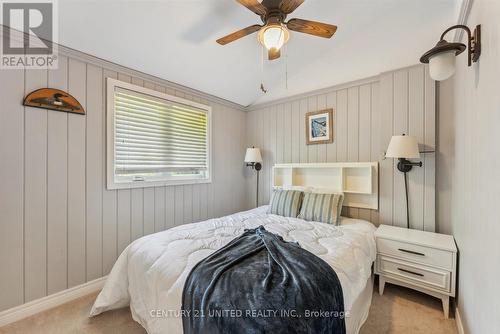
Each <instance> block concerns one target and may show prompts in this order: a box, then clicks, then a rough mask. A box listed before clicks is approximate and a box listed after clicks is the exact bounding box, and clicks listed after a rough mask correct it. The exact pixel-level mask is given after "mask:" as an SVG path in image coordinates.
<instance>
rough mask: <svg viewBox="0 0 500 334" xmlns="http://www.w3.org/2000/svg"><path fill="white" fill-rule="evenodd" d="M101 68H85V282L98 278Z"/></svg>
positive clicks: (100, 231)
mask: <svg viewBox="0 0 500 334" xmlns="http://www.w3.org/2000/svg"><path fill="white" fill-rule="evenodd" d="M102 84H103V82H102V68H100V67H97V66H93V65H88V66H87V109H86V112H87V127H86V130H87V136H86V139H87V159H86V162H87V176H86V182H87V191H86V203H87V207H86V216H85V217H86V221H87V223H86V226H87V231H86V233H87V239H86V251H87V271H86V274H87V278H86V279H87V281H90V280H93V279H96V278H99V277H101V276H102V258H103V256H102V189H103V188H104V175H103V172H102V163H101V159H102V156H103V152H102V151H103V150H104V149H105V145H106V142H105V140H104V137H103V132H102V128H103V126H104V124H103V118H102V115H101V108H102V100H103V97H104V96H103V86H102Z"/></svg>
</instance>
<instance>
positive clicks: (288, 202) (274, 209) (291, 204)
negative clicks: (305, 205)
mask: <svg viewBox="0 0 500 334" xmlns="http://www.w3.org/2000/svg"><path fill="white" fill-rule="evenodd" d="M303 196H304V193H303V192H301V191H297V190H282V189H275V190H273V195H272V197H271V203H270V204H269V209H268V211H267V213H272V214H275V215H280V216H284V217H297V215H298V214H299V210H300V206H301V204H302V198H303Z"/></svg>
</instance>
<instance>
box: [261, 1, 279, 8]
mask: <svg viewBox="0 0 500 334" xmlns="http://www.w3.org/2000/svg"><path fill="white" fill-rule="evenodd" d="M280 4H281V0H262V6H264V7H266V8H267V9H278V8H280Z"/></svg>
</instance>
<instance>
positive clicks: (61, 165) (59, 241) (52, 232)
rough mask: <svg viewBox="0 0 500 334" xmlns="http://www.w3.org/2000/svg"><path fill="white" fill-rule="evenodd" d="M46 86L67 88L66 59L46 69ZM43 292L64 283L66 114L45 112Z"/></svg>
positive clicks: (54, 289) (66, 163) (66, 242)
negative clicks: (45, 178) (45, 217)
mask: <svg viewBox="0 0 500 334" xmlns="http://www.w3.org/2000/svg"><path fill="white" fill-rule="evenodd" d="M48 87H52V88H57V89H61V90H64V91H66V90H67V89H68V58H67V57H64V56H60V57H59V67H58V68H57V69H53V70H49V71H48ZM47 117H48V119H47V294H52V293H54V292H57V291H61V290H63V289H66V288H67V286H68V276H67V270H68V269H67V267H68V251H67V249H68V248H67V247H68V241H67V240H68V239H67V238H68V141H67V138H68V114H67V113H65V112H59V111H55V110H48V111H47Z"/></svg>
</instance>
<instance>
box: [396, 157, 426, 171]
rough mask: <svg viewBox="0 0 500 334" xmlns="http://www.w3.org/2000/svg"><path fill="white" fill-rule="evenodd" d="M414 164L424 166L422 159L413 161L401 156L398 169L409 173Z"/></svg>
mask: <svg viewBox="0 0 500 334" xmlns="http://www.w3.org/2000/svg"><path fill="white" fill-rule="evenodd" d="M413 166H416V167H422V161H419V162H412V161H410V160H408V159H405V158H399V162H398V170H399V171H400V172H403V173H408V172H409V171H411V170H412V168H413Z"/></svg>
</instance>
